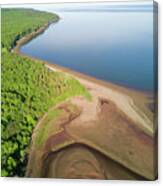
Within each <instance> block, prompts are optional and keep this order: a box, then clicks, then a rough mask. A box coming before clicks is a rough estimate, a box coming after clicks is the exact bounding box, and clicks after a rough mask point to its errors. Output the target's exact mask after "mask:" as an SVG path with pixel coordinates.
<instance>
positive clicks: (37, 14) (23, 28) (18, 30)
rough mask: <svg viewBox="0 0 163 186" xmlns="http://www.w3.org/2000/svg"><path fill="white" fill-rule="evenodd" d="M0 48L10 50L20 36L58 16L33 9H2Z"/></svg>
mask: <svg viewBox="0 0 163 186" xmlns="http://www.w3.org/2000/svg"><path fill="white" fill-rule="evenodd" d="M1 14H2V16H1V17H2V48H6V49H7V50H11V49H12V48H13V47H14V46H15V44H16V41H17V40H19V39H20V38H21V37H23V36H25V35H27V34H28V33H31V32H33V31H36V30H38V29H39V28H40V27H41V26H43V25H45V24H46V23H50V22H52V21H53V22H56V21H57V20H58V19H59V17H58V16H57V15H55V14H52V13H47V12H41V11H35V10H33V9H2V11H1Z"/></svg>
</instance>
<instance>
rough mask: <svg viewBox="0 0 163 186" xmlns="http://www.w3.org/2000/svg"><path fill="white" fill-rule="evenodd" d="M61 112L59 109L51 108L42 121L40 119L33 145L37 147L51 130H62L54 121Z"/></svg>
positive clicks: (56, 131)
mask: <svg viewBox="0 0 163 186" xmlns="http://www.w3.org/2000/svg"><path fill="white" fill-rule="evenodd" d="M61 114H62V111H61V110H59V109H53V110H51V111H49V112H48V114H47V116H46V117H45V119H43V121H41V123H42V125H41V126H40V127H39V129H38V131H37V136H36V139H35V142H34V145H35V146H36V147H37V148H39V147H41V146H42V144H43V143H44V142H45V141H46V139H47V138H48V136H50V135H51V133H52V132H54V129H55V133H58V132H59V131H61V130H63V129H61V128H60V127H59V126H57V125H55V126H54V122H55V121H56V119H57V118H58V117H60V115H61Z"/></svg>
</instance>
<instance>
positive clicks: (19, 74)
mask: <svg viewBox="0 0 163 186" xmlns="http://www.w3.org/2000/svg"><path fill="white" fill-rule="evenodd" d="M56 17H57V16H56V15H53V14H49V13H45V12H40V11H34V10H27V9H11V10H9V9H2V91H1V94H2V98H1V112H2V115H1V123H2V127H1V129H2V130H1V131H2V138H1V142H2V145H1V149H2V153H1V163H2V172H1V173H2V176H24V173H25V167H26V164H27V154H28V147H29V143H30V138H31V134H32V131H33V128H34V127H35V125H36V123H37V122H38V120H39V119H40V118H41V117H42V116H43V114H44V113H46V112H48V110H49V108H50V107H51V106H53V105H55V104H56V103H59V102H61V101H64V100H66V99H67V98H70V97H72V96H75V95H83V96H85V97H86V98H88V99H90V95H89V93H88V92H87V90H86V89H85V87H83V86H82V85H81V84H80V83H79V82H78V81H77V80H76V79H74V78H72V77H70V76H68V75H66V74H64V73H61V72H53V71H51V70H49V69H48V68H46V67H45V66H44V65H43V64H41V63H39V62H36V61H34V60H31V59H29V58H28V57H22V56H20V55H18V54H13V53H11V52H10V50H11V49H12V47H13V45H14V44H15V41H16V40H17V39H19V38H20V37H22V36H23V35H25V34H27V33H29V32H31V31H33V30H34V29H38V27H40V26H42V25H43V24H45V23H46V22H49V21H52V20H54V19H56ZM24 32H25V33H24ZM18 35H19V36H20V37H17V36H18Z"/></svg>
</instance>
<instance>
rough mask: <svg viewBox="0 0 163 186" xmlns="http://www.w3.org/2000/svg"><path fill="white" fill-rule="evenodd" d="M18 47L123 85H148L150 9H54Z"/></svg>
mask: <svg viewBox="0 0 163 186" xmlns="http://www.w3.org/2000/svg"><path fill="white" fill-rule="evenodd" d="M59 15H60V17H61V19H60V21H59V22H58V23H55V24H52V25H50V27H49V28H48V29H47V30H46V31H45V32H44V33H43V34H41V35H39V36H38V37H36V38H35V39H33V40H32V41H30V42H29V43H27V44H25V45H24V46H23V47H22V48H21V52H23V53H25V54H28V55H30V56H33V57H37V58H40V59H43V60H46V61H49V62H50V63H56V64H58V65H61V66H64V67H68V68H70V69H73V70H76V71H79V72H81V73H84V74H87V75H91V76H93V77H96V78H98V79H102V80H106V81H111V82H113V83H116V84H119V85H123V86H126V87H130V88H134V89H138V90H142V91H149V92H152V91H153V77H154V73H153V67H154V64H153V13H152V11H147V12H142V11H141V12H136V11H134V12H129V11H126V12H125V11H108V12H107V11H100V12H96V11H93V12H89V11H76V12H75V11H73V12H59Z"/></svg>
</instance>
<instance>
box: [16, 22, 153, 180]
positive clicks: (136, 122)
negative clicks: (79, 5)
mask: <svg viewBox="0 0 163 186" xmlns="http://www.w3.org/2000/svg"><path fill="white" fill-rule="evenodd" d="M48 25H49V24H46V25H44V26H43V27H41V28H40V29H39V30H37V31H36V32H33V33H31V34H29V35H27V36H25V37H24V38H22V39H20V40H19V41H18V42H17V45H16V47H15V48H14V49H13V52H15V53H18V54H19V55H22V56H24V57H28V58H31V59H33V60H35V61H36V62H39V63H40V62H41V63H43V64H45V66H46V67H47V68H49V69H51V70H53V71H61V72H64V73H67V74H69V75H71V76H73V77H75V78H76V79H78V80H79V81H80V83H81V84H83V85H84V86H85V87H86V88H87V89H88V90H89V92H90V93H91V95H92V97H93V100H92V101H91V102H88V101H86V100H85V99H84V98H81V97H75V98H72V99H71V103H72V104H74V105H76V106H77V108H78V109H79V110H78V111H77V110H76V111H75V112H72V111H71V110H70V109H69V108H68V107H67V105H66V104H61V105H58V107H56V108H58V109H61V110H64V111H65V113H67V114H66V115H65V117H61V118H60V119H59V120H58V121H57V122H59V123H60V124H59V125H60V127H61V128H62V129H63V130H62V131H60V132H58V133H55V131H54V134H53V133H52V134H51V135H49V138H48V139H47V140H46V141H45V143H44V146H43V147H44V148H42V149H37V148H36V147H34V145H32V147H31V152H30V158H29V159H30V160H29V163H28V168H27V175H28V176H31V177H42V176H43V173H42V171H43V169H46V170H47V168H49V171H50V172H51V173H48V172H49V171H48V170H47V176H48V177H55V176H56V175H58V176H56V177H62V175H61V174H62V173H61V174H56V173H55V174H54V175H53V171H52V169H53V168H54V167H50V165H49V164H47V162H51V161H53V160H54V159H56V157H57V156H56V155H55V156H54V157H53V156H52V157H51V156H50V157H51V158H49V154H51V153H55V152H56V146H59V145H61V146H60V147H59V149H61V151H62V150H63V152H65V153H66V152H67V151H66V149H65V147H67V146H69V145H71V144H74V143H75V144H76V143H80V144H82V145H83V144H85V145H87V146H89V148H91V149H96V150H97V151H98V152H99V153H100V154H103V155H104V154H105V156H106V157H107V158H111V160H108V159H107V160H105V161H104V160H101V159H100V158H96V161H94V163H93V164H96V165H99V162H101V161H102V162H103V163H102V164H103V166H102V169H101V168H100V169H98V170H100V172H98V173H97V172H96V170H95V169H94V168H93V169H91V170H94V171H95V172H94V171H93V172H92V173H91V174H88V175H87V174H86V175H83V174H82V173H81V172H80V171H79V172H80V173H79V174H78V175H77V174H76V173H75V172H74V170H75V168H74V169H73V167H74V165H73V166H72V167H70V168H69V163H70V162H69V163H68V164H67V165H68V172H67V173H66V174H65V173H64V174H63V175H65V177H68V178H97V179H104V178H106V179H118V178H120V179H129V177H130V176H131V175H132V174H133V172H135V174H134V175H132V176H131V179H134V178H136V177H137V176H135V175H141V176H142V177H144V178H146V179H154V178H155V173H154V172H155V171H154V168H155V164H156V162H154V146H153V142H154V138H153V137H154V134H155V131H154V116H153V113H152V112H151V111H150V110H149V108H148V106H147V105H148V103H149V99H148V94H146V93H143V92H139V91H136V90H132V89H128V88H125V87H121V86H118V85H115V84H112V83H110V82H105V81H101V80H97V79H95V78H93V77H90V76H87V75H84V74H81V73H79V72H75V71H72V70H70V69H68V68H65V67H61V66H59V65H55V64H49V63H48V62H46V61H42V60H38V59H36V58H33V57H29V56H26V55H24V54H22V53H20V51H19V49H20V47H21V45H23V44H25V43H26V42H28V41H29V40H31V39H32V38H34V37H35V36H37V35H38V34H40V33H42V32H43V31H44V30H45V29H46V28H47V27H48ZM45 117H46V116H45ZM42 124H43V123H42V121H40V122H39V125H37V126H36V129H35V131H36V133H37V129H38V128H39V127H40V126H41V125H42ZM55 124H56V123H55ZM52 130H53V129H52ZM35 135H36V134H35V132H34V134H33V138H32V140H33V141H35ZM64 143H65V144H64ZM32 144H33V143H32ZM57 149H58V148H57ZM79 149H81V148H79ZM84 151H85V150H84ZM86 151H87V150H86ZM89 151H91V150H89ZM58 152H60V151H57V154H58ZM83 153H84V154H85V152H83ZM94 153H95V152H93V154H94ZM90 154H92V153H90ZM142 154H143V156H142ZM63 155H64V153H62V156H63ZM62 156H60V153H59V155H58V157H62ZM97 156H98V155H97ZM99 156H101V155H99ZM75 157H76V156H75ZM77 158H78V157H77ZM45 159H46V163H45V162H44V160H45ZM86 159H87V157H86ZM58 160H59V159H58ZM60 160H61V159H60ZM60 160H59V162H62V161H60ZM64 161H66V157H65V156H64ZM83 161H84V160H82V162H83ZM89 161H90V160H89ZM111 161H116V162H117V164H118V165H116V163H115V164H114V163H113V162H111ZM44 163H45V164H44ZM88 164H89V163H88ZM88 164H87V165H86V167H89V166H88ZM91 164H92V163H91ZM105 164H108V165H109V166H110V167H111V169H113V170H114V172H112V170H111V169H110V168H109V167H108V168H107V167H105ZM113 164H114V166H113ZM70 165H71V163H70ZM111 165H112V166H111ZM36 166H38V167H36ZM54 166H56V167H55V168H56V169H59V164H57V163H56V162H54ZM60 166H61V167H63V166H64V165H63V164H60ZM100 166H101V165H100ZM121 166H122V167H123V168H122V167H121ZM104 167H105V171H104V172H105V174H104V173H103V171H102V170H104ZM117 167H118V168H117ZM125 167H126V168H127V170H126V169H125ZM86 169H87V168H86ZM76 170H78V169H76ZM118 171H120V173H119V175H117V174H116V172H118ZM130 171H131V172H130ZM106 172H107V175H106ZM112 174H113V175H114V176H112ZM130 174H131V175H130ZM73 176H74V177H73ZM45 177H46V176H45ZM63 177H64V176H63Z"/></svg>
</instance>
